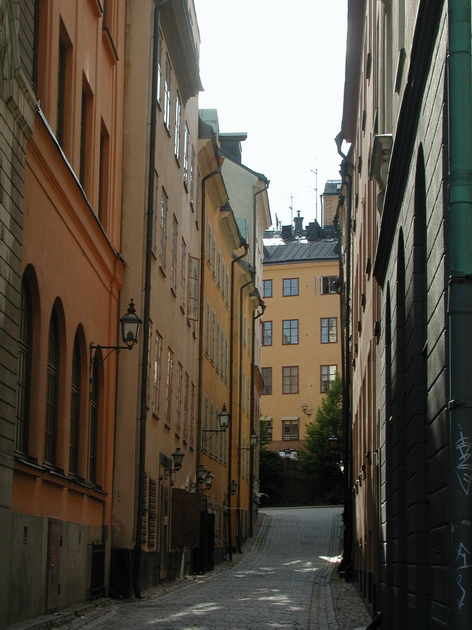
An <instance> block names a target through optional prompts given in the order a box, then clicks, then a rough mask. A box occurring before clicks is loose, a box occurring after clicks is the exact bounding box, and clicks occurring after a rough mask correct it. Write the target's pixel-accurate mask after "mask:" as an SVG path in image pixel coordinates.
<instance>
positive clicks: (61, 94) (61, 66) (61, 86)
mask: <svg viewBox="0 0 472 630" xmlns="http://www.w3.org/2000/svg"><path fill="white" fill-rule="evenodd" d="M68 60H69V55H68V54H67V45H66V43H65V42H64V40H63V39H62V38H61V40H60V42H59V63H58V76H57V126H56V137H57V141H58V142H59V144H60V145H61V147H62V148H64V136H65V130H66V98H67V90H66V82H67V70H68Z"/></svg>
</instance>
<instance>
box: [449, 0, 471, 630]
mask: <svg viewBox="0 0 472 630" xmlns="http://www.w3.org/2000/svg"><path fill="white" fill-rule="evenodd" d="M448 16H449V56H448V62H449V63H448V70H449V72H448V77H449V85H448V88H449V94H448V96H449V98H448V101H449V224H450V225H449V227H450V229H449V255H450V269H449V295H448V318H449V326H448V331H449V397H450V400H449V403H448V410H449V422H450V444H449V448H450V484H451V536H452V540H451V543H452V544H451V546H450V549H451V554H452V555H451V570H450V580H451V585H450V592H451V599H452V616H453V621H452V626H451V627H453V628H455V630H468V629H469V628H470V620H471V619H472V501H471V469H472V465H471V462H470V457H471V447H472V371H471V369H470V368H471V364H472V335H471V331H472V241H471V234H472V158H471V156H472V117H471V113H472V99H471V88H472V86H471V36H470V33H471V8H470V1H469V0H448Z"/></svg>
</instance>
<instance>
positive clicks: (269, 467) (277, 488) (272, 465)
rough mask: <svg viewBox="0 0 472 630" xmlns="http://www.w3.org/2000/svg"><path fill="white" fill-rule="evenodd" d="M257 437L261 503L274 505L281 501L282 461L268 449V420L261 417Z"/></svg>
mask: <svg viewBox="0 0 472 630" xmlns="http://www.w3.org/2000/svg"><path fill="white" fill-rule="evenodd" d="M260 427H261V428H260V438H259V446H260V449H259V491H260V492H261V493H262V495H265V496H263V497H261V503H262V504H265V505H267V504H270V505H274V504H275V505H276V504H279V503H281V502H282V501H283V481H284V477H283V473H284V468H283V462H282V458H281V457H280V455H279V454H278V453H276V452H275V451H268V450H267V449H266V446H267V444H270V434H269V428H268V421H267V420H264V419H262V418H261V424H260Z"/></svg>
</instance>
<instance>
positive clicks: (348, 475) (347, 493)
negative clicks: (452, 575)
mask: <svg viewBox="0 0 472 630" xmlns="http://www.w3.org/2000/svg"><path fill="white" fill-rule="evenodd" d="M342 141H343V137H342V132H340V133H339V134H338V136H337V137H336V145H337V148H338V153H339V155H340V156H341V157H342V158H343V160H342V163H341V176H342V179H343V182H345V181H346V180H347V183H346V188H347V199H346V204H347V214H346V222H345V230H346V235H345V236H346V269H345V273H344V274H343V276H342V280H343V281H344V280H345V281H346V289H345V291H344V289H343V284H344V282H342V283H341V287H340V289H341V318H342V320H341V325H342V327H343V330H344V334H343V335H342V336H341V344H342V353H343V354H342V356H343V357H344V361H343V362H342V379H343V459H344V462H345V464H344V488H343V495H344V496H343V505H344V515H343V520H344V549H343V557H342V560H341V563H340V566H339V570H340V571H344V574H345V579H346V581H349V580H350V579H351V573H352V538H353V532H352V529H353V515H352V510H353V506H352V496H351V488H352V470H351V469H352V461H351V443H352V433H351V369H350V366H351V344H350V339H349V336H350V332H351V330H350V321H351V311H350V304H351V221H352V175H351V173H350V171H349V169H350V168H354V164H353V162H352V161H351V160H350V159H349V158H348V157H347V156H346V155H344V153H343V152H342V151H341V144H342ZM341 260H342V255H341V252H340V261H341ZM340 269H341V272H343V266H342V265H340ZM343 291H344V293H343ZM343 297H344V310H343V299H342V298H343Z"/></svg>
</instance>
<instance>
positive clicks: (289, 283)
mask: <svg viewBox="0 0 472 630" xmlns="http://www.w3.org/2000/svg"><path fill="white" fill-rule="evenodd" d="M289 295H298V278H284V281H283V296H284V297H287V296H289Z"/></svg>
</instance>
